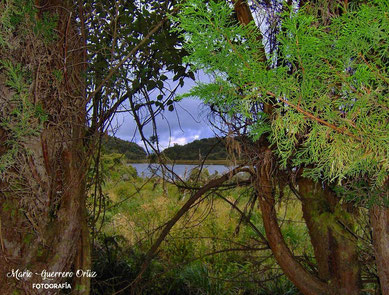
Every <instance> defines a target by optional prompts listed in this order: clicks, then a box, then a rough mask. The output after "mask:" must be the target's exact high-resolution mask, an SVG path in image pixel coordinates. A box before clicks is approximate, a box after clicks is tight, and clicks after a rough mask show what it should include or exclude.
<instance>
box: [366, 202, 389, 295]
mask: <svg viewBox="0 0 389 295" xmlns="http://www.w3.org/2000/svg"><path fill="white" fill-rule="evenodd" d="M370 222H371V226H372V228H373V245H374V250H375V260H376V264H377V271H378V277H379V279H380V285H381V291H382V295H389V208H385V207H380V206H379V205H374V206H373V207H372V208H371V209H370Z"/></svg>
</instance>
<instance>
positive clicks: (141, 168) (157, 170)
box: [130, 163, 231, 178]
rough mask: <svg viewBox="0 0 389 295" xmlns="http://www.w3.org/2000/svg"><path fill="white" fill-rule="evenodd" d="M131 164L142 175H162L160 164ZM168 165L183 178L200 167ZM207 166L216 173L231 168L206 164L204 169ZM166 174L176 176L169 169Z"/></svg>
mask: <svg viewBox="0 0 389 295" xmlns="http://www.w3.org/2000/svg"><path fill="white" fill-rule="evenodd" d="M130 165H131V166H133V167H134V168H135V169H136V171H137V172H138V175H139V176H140V177H150V176H153V175H158V176H161V175H162V168H161V166H160V165H158V164H148V163H130ZM166 166H167V167H168V169H172V170H173V171H174V173H175V174H177V175H178V176H179V177H181V178H187V177H188V176H189V174H190V171H191V170H192V169H194V168H196V167H199V166H198V165H186V164H175V165H166ZM205 168H207V169H208V171H209V174H215V173H216V172H217V173H218V174H223V173H224V172H227V171H229V170H231V168H230V167H228V166H224V165H204V166H203V169H205ZM165 175H167V177H168V178H174V177H172V173H171V172H169V171H166V174H165Z"/></svg>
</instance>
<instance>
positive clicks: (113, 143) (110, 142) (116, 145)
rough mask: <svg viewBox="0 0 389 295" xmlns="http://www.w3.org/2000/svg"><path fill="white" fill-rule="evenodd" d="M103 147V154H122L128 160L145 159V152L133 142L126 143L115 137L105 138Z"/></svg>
mask: <svg viewBox="0 0 389 295" xmlns="http://www.w3.org/2000/svg"><path fill="white" fill-rule="evenodd" d="M103 146H104V152H105V153H107V154H112V153H118V154H123V155H124V156H125V157H126V158H127V159H128V160H143V159H146V152H145V150H144V149H143V148H142V147H141V146H139V145H138V144H136V143H135V142H130V141H126V140H123V139H120V138H117V137H115V136H105V137H104V139H103Z"/></svg>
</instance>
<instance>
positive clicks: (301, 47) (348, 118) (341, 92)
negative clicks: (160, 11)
mask: <svg viewBox="0 0 389 295" xmlns="http://www.w3.org/2000/svg"><path fill="white" fill-rule="evenodd" d="M388 10H389V3H388V2H387V1H371V2H369V3H368V4H362V5H360V6H357V7H355V8H354V10H349V11H348V12H347V13H344V14H342V15H341V16H338V17H333V18H332V19H331V22H330V23H329V24H328V25H326V26H324V25H321V23H320V19H317V18H316V16H314V15H309V14H307V13H306V12H305V11H304V9H300V10H299V11H298V12H296V13H293V14H291V15H289V14H287V15H284V16H283V18H282V19H283V22H282V30H281V31H280V33H279V34H278V36H277V40H278V42H279V46H278V51H277V52H276V53H275V56H274V57H273V58H270V59H268V61H263V62H262V61H261V60H262V57H263V56H259V55H260V52H263V45H262V44H261V43H260V42H259V41H258V40H259V39H260V38H257V36H258V34H259V30H257V29H255V26H254V24H251V25H249V26H246V27H242V26H239V25H237V24H236V23H235V22H234V21H233V20H232V17H231V15H232V11H231V7H230V6H229V5H227V4H226V3H225V2H223V1H221V2H217V3H215V2H214V1H209V2H205V1H201V0H189V1H186V2H185V4H183V6H182V10H181V12H180V14H179V16H178V17H177V18H174V20H175V21H177V22H179V23H180V25H179V27H180V28H179V29H178V30H179V31H180V32H181V33H182V36H183V38H185V40H187V42H186V44H185V48H186V49H187V50H188V51H189V52H190V57H189V58H187V60H186V61H187V62H190V63H192V64H193V66H194V67H195V68H196V69H202V70H204V71H205V72H206V73H208V74H211V75H213V77H214V81H213V82H212V83H211V84H207V85H204V84H199V85H198V86H197V87H195V88H194V89H192V90H191V92H190V93H189V94H187V95H190V96H197V97H200V98H202V99H203V100H204V101H206V102H210V103H214V104H217V105H218V106H220V108H221V109H222V110H224V109H228V110H230V112H231V113H240V114H242V115H243V116H244V117H247V118H250V119H253V122H254V123H253V124H252V126H251V134H252V136H253V137H254V138H258V137H259V135H260V134H263V133H264V132H267V133H268V134H269V136H268V138H269V140H270V141H271V142H272V144H273V145H274V146H275V147H276V150H277V153H278V155H279V157H280V158H281V163H282V164H283V165H284V166H285V165H287V163H292V165H294V166H297V165H304V166H309V167H311V169H304V173H305V174H306V175H308V176H310V177H312V178H314V179H318V178H320V179H322V180H327V181H330V182H331V181H337V182H339V183H341V182H342V180H345V179H346V178H350V177H352V178H354V179H356V178H360V177H367V178H369V179H370V184H371V186H372V187H373V186H381V185H382V184H383V182H384V181H385V180H386V177H387V175H388V172H389V161H388V146H389V136H388V132H387V130H388V127H389V126H388V124H389V123H388V122H389V112H388V108H389V101H388V91H387V89H388V88H387V86H388V81H389V79H388V60H389V51H388V47H387V40H388V32H389V20H388V18H387V11H388ZM274 60H277V66H276V67H274V65H273V63H274ZM258 103H270V104H272V105H273V106H274V113H273V115H272V118H267V117H266V116H263V114H261V113H258V114H255V115H254V116H253V114H252V113H251V112H249V110H250V109H251V107H252V105H253V104H258ZM269 119H270V120H269ZM269 122H270V125H269Z"/></svg>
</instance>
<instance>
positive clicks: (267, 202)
mask: <svg viewBox="0 0 389 295" xmlns="http://www.w3.org/2000/svg"><path fill="white" fill-rule="evenodd" d="M273 164H274V163H273V160H272V151H271V150H270V149H266V150H265V151H264V152H263V159H262V160H261V162H260V163H259V164H258V165H257V177H258V179H257V183H256V186H257V188H256V189H257V192H258V195H259V196H258V199H259V205H260V208H261V212H262V219H263V225H264V227H265V232H266V238H267V240H268V241H269V246H270V248H271V250H272V252H273V255H274V258H275V259H276V261H277V263H278V264H279V265H280V267H281V268H282V270H283V272H284V273H285V275H286V276H287V277H288V278H289V279H290V280H291V281H292V283H293V284H294V285H295V286H296V287H297V288H298V289H299V290H300V291H301V293H303V294H304V295H321V294H330V292H329V289H328V286H327V284H326V283H325V282H322V281H321V280H319V279H318V278H316V277H315V276H314V275H312V274H310V273H308V272H307V271H306V270H305V269H304V268H303V267H302V266H301V265H300V264H299V263H298V262H297V260H296V259H295V258H294V257H293V254H292V253H291V251H290V250H289V248H288V246H287V245H286V242H285V240H284V238H283V236H282V233H281V230H280V227H279V226H278V222H277V216H276V212H275V208H274V192H273V185H272V181H271V177H272V176H271V174H272V166H273Z"/></svg>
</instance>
